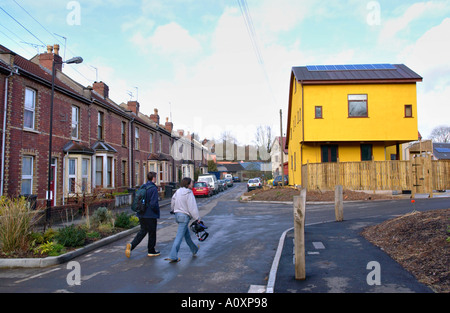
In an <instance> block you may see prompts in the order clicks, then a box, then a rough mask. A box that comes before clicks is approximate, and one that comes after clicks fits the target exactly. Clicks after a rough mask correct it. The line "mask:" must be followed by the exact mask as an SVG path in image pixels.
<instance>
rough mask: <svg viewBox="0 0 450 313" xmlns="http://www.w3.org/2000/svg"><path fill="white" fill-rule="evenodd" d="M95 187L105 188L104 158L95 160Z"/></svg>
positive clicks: (99, 157)
mask: <svg viewBox="0 0 450 313" xmlns="http://www.w3.org/2000/svg"><path fill="white" fill-rule="evenodd" d="M95 186H100V187H101V186H103V157H101V156H98V157H96V158H95Z"/></svg>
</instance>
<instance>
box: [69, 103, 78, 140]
mask: <svg viewBox="0 0 450 313" xmlns="http://www.w3.org/2000/svg"><path fill="white" fill-rule="evenodd" d="M79 121H80V109H79V108H78V107H76V106H72V134H71V136H72V138H73V139H78V138H79V134H80V122H79Z"/></svg>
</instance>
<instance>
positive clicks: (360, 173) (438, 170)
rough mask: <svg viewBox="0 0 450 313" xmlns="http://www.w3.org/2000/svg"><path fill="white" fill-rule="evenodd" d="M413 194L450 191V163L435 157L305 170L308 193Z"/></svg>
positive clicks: (315, 166) (316, 166) (316, 165)
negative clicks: (342, 190) (343, 190)
mask: <svg viewBox="0 0 450 313" xmlns="http://www.w3.org/2000/svg"><path fill="white" fill-rule="evenodd" d="M336 185H342V186H343V187H344V188H346V189H351V190H399V191H402V190H410V191H411V193H412V194H415V193H430V190H431V193H432V191H433V190H446V189H450V160H439V161H433V160H431V156H426V157H416V158H414V159H412V160H409V161H366V162H336V163H308V164H305V165H303V166H302V186H304V187H306V188H307V190H317V189H320V190H334V188H335V186H336Z"/></svg>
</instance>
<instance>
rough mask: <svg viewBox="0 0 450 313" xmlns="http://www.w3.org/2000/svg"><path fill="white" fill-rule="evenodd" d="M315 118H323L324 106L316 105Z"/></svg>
mask: <svg viewBox="0 0 450 313" xmlns="http://www.w3.org/2000/svg"><path fill="white" fill-rule="evenodd" d="M315 118H322V106H316V109H315Z"/></svg>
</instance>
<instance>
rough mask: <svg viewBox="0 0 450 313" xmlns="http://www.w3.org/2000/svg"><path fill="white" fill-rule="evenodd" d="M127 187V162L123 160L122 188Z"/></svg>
mask: <svg viewBox="0 0 450 313" xmlns="http://www.w3.org/2000/svg"><path fill="white" fill-rule="evenodd" d="M126 185H127V161H124V160H122V186H126Z"/></svg>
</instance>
